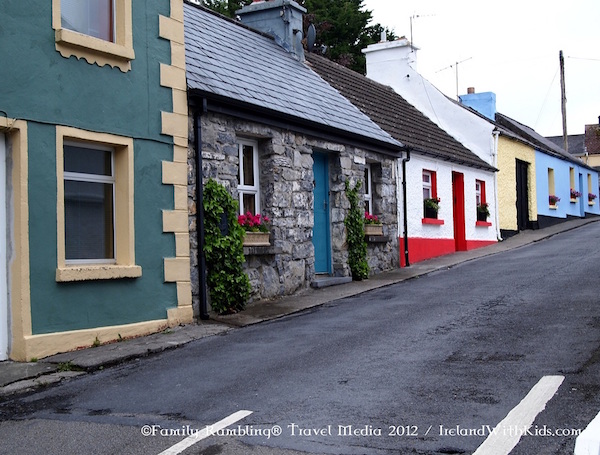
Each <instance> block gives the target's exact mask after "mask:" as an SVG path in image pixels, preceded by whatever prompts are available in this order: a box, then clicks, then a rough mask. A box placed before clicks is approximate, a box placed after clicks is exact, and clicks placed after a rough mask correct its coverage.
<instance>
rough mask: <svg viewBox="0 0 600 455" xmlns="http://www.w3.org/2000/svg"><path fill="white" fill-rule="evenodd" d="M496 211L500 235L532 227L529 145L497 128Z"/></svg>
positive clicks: (532, 174)
mask: <svg viewBox="0 0 600 455" xmlns="http://www.w3.org/2000/svg"><path fill="white" fill-rule="evenodd" d="M498 169H499V172H498V211H499V219H500V232H501V234H502V237H503V238H506V237H510V236H511V235H514V234H516V233H517V232H518V231H520V230H523V229H531V228H533V227H535V224H536V222H537V195H536V185H535V182H536V180H535V178H536V173H535V149H534V147H533V145H531V144H529V143H527V142H526V141H524V140H522V139H519V138H517V137H516V136H515V135H513V134H512V133H510V132H507V131H504V130H501V131H500V135H499V138H498Z"/></svg>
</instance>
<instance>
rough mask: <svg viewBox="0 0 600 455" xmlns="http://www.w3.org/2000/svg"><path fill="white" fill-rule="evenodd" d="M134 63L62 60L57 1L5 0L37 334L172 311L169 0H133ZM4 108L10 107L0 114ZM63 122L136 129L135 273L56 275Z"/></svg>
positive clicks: (5, 95)
mask: <svg viewBox="0 0 600 455" xmlns="http://www.w3.org/2000/svg"><path fill="white" fill-rule="evenodd" d="M132 3H133V34H134V36H133V41H134V50H135V59H134V60H133V61H132V63H131V66H132V69H131V71H129V72H127V73H123V72H122V71H121V70H119V69H118V68H111V67H110V66H104V67H98V66H97V65H91V64H89V63H87V62H86V61H85V60H78V59H77V58H75V57H71V58H69V59H65V58H64V57H62V56H61V55H60V54H59V53H58V52H57V51H56V50H55V46H54V30H53V29H52V18H51V2H50V1H49V0H36V1H28V2H23V1H22V0H2V2H0V18H1V21H2V25H1V26H0V62H1V64H0V81H1V83H2V88H1V89H0V111H4V112H5V113H6V115H7V116H8V117H10V118H17V119H23V120H26V121H27V122H28V141H29V143H28V158H29V163H28V164H29V188H28V189H29V220H30V226H29V237H30V287H31V312H32V327H33V333H34V334H41V333H51V332H57V331H65V330H75V329H83V328H92V327H100V326H107V325H118V324H126V323H133V322H141V321H146V320H153V319H164V318H166V316H167V315H166V309H167V308H172V307H175V306H176V305H177V296H176V285H175V284H174V283H164V265H163V258H165V257H174V256H175V241H174V237H173V235H172V234H168V233H167V234H165V233H163V232H162V210H172V209H173V187H172V186H170V185H163V184H162V183H161V175H162V163H161V162H162V161H163V160H167V161H171V160H172V159H173V147H172V138H171V137H169V136H164V135H162V134H160V131H161V114H160V113H161V111H171V110H172V105H171V90H170V89H167V88H164V87H160V83H159V80H160V79H159V78H160V65H159V63H161V62H162V63H167V64H169V63H170V44H169V42H168V41H166V40H163V39H161V38H158V23H159V21H158V15H159V14H162V15H165V16H169V1H168V0H160V1H158V0H156V1H152V2H146V1H143V0H133V2H132ZM0 115H4V114H3V113H0ZM56 125H66V126H72V127H76V128H81V129H86V130H91V131H98V132H108V133H112V134H118V135H123V136H126V137H133V138H134V169H135V180H134V195H135V205H134V209H135V243H136V249H135V254H136V264H137V265H139V266H141V267H142V276H141V277H140V278H135V279H121V280H101V281H85V282H74V283H57V282H56V279H55V273H56V266H57V247H56V235H57V234H56V202H57V201H56V185H57V183H56V172H55V171H56V150H55V149H56Z"/></svg>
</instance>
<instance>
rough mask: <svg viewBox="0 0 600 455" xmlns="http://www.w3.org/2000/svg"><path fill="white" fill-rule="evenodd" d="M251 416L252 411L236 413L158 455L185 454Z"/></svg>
mask: <svg viewBox="0 0 600 455" xmlns="http://www.w3.org/2000/svg"><path fill="white" fill-rule="evenodd" d="M250 414H252V411H238V412H234V413H233V414H231V415H230V416H229V417H226V418H224V419H223V420H220V421H218V422H217V423H214V424H212V425H208V426H206V427H205V428H204V429H203V430H202V431H199V432H198V434H193V435H191V436H189V437H187V438H185V439H184V440H183V441H181V442H179V443H177V444H175V445H174V446H172V447H170V448H168V449H167V450H165V451H163V452H161V453H159V454H158V455H178V454H180V453H181V452H183V451H184V450H185V449H187V448H188V447H191V446H193V445H194V444H196V443H197V442H200V441H202V440H203V439H206V438H207V437H209V436H210V435H211V434H214V433H216V432H217V431H220V430H222V429H224V428H227V427H228V426H229V425H232V424H234V423H236V422H238V421H240V420H242V419H243V418H244V417H248V416H249V415H250Z"/></svg>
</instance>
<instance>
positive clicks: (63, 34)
mask: <svg viewBox="0 0 600 455" xmlns="http://www.w3.org/2000/svg"><path fill="white" fill-rule="evenodd" d="M55 41H56V50H57V51H58V52H60V54H61V55H62V56H63V57H65V58H69V57H71V56H72V55H74V56H75V57H77V58H84V59H85V60H86V61H87V62H88V63H89V64H92V65H93V64H94V63H96V64H97V65H98V66H104V65H107V64H108V65H110V66H112V67H113V68H114V67H118V68H119V69H120V70H121V71H123V72H124V73H125V72H127V71H129V70H130V69H131V60H133V59H134V58H135V52H134V51H133V46H127V45H121V44H116V43H111V42H110V41H104V40H101V39H98V38H94V37H93V36H87V35H83V34H81V33H77V32H74V31H72V30H67V29H58V30H56V32H55Z"/></svg>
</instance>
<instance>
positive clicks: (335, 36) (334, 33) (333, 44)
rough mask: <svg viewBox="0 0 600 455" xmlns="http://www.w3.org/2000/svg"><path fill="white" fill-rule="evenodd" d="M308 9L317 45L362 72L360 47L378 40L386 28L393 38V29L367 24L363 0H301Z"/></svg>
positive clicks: (307, 19)
mask: <svg viewBox="0 0 600 455" xmlns="http://www.w3.org/2000/svg"><path fill="white" fill-rule="evenodd" d="M298 3H300V4H301V5H302V6H304V7H305V8H306V9H307V10H308V13H307V15H306V16H305V27H304V28H305V29H306V28H307V27H308V23H312V24H314V26H315V28H316V30H317V42H316V45H317V47H319V48H320V47H321V46H326V47H327V52H326V54H325V55H326V57H327V58H329V59H330V60H333V61H334V62H337V63H339V64H341V65H343V66H346V67H348V68H351V69H353V70H354V71H357V72H359V73H361V74H364V73H365V71H366V60H365V56H364V54H363V53H362V52H361V50H362V49H364V48H365V47H367V46H368V45H369V44H373V43H378V42H379V40H380V38H381V32H382V31H384V30H385V32H386V35H387V37H388V39H389V40H393V39H396V36H395V35H394V32H393V31H390V30H389V29H387V28H384V27H382V26H381V25H380V24H374V25H369V23H370V22H371V20H372V18H373V15H372V11H369V10H365V9H364V5H363V3H364V0H301V1H299V2H298Z"/></svg>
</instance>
